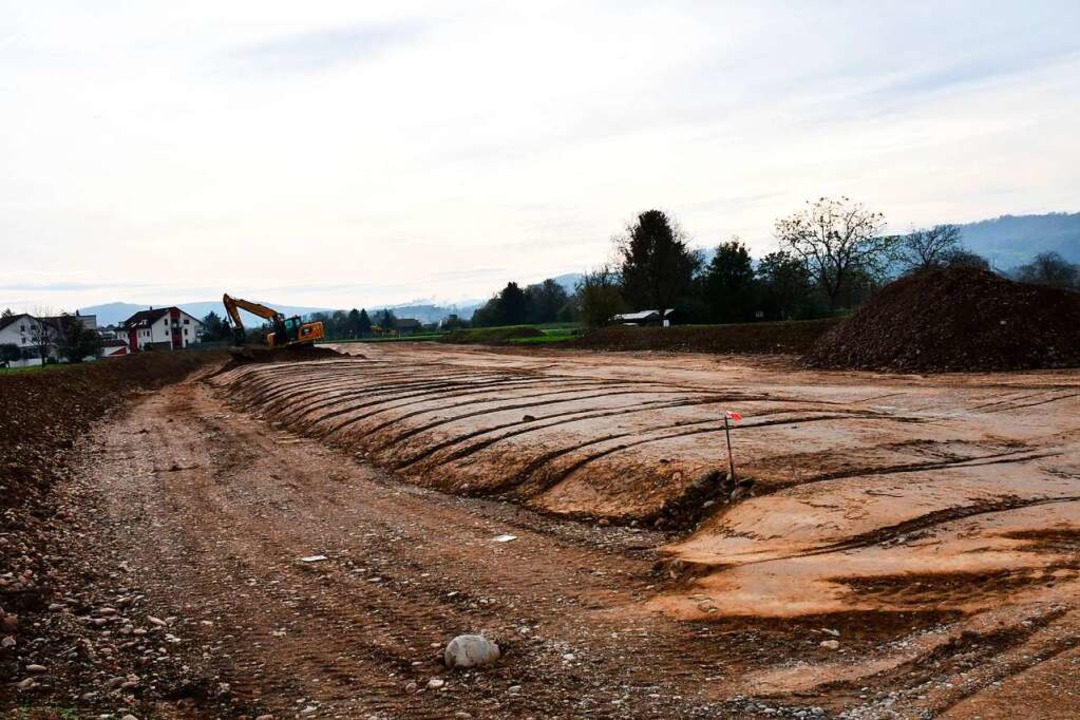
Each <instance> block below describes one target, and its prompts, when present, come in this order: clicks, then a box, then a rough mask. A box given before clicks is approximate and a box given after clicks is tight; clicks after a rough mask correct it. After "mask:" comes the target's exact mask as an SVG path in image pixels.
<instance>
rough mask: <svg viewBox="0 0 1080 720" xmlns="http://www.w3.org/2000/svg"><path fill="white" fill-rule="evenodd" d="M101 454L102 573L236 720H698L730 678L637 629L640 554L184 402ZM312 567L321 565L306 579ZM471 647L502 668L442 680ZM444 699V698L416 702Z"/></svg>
mask: <svg viewBox="0 0 1080 720" xmlns="http://www.w3.org/2000/svg"><path fill="white" fill-rule="evenodd" d="M99 449H100V453H99V454H98V455H97V457H98V460H97V462H96V463H95V468H94V473H95V477H94V478H93V479H92V483H91V484H92V485H94V486H97V487H99V488H101V491H102V493H103V497H104V498H105V504H104V507H102V508H101V510H102V511H103V517H102V522H103V524H104V525H105V526H107V527H108V528H109V532H111V533H112V534H113V535H114V537H113V538H112V539H111V541H110V542H111V544H112V546H113V548H114V550H115V549H116V548H117V546H119V548H120V551H119V552H117V553H116V557H122V558H124V560H125V562H126V565H125V569H130V571H131V578H132V580H133V581H134V584H136V585H138V586H139V587H141V588H143V589H144V590H145V592H147V593H148V594H149V595H150V597H151V598H153V604H154V605H155V606H156V607H162V606H164V608H166V609H167V612H168V614H169V615H172V616H175V617H176V618H177V619H176V620H174V621H173V622H172V623H171V625H170V632H171V633H172V634H173V635H174V636H176V637H178V638H179V639H180V641H181V642H180V645H179V646H178V647H177V648H175V650H176V651H182V652H187V653H193V654H194V655H196V656H200V655H203V654H205V655H206V656H207V658H206V660H207V662H208V664H209V665H210V666H211V667H214V668H216V669H217V670H218V671H219V673H220V678H221V681H222V682H227V683H229V684H230V685H231V691H232V693H233V694H234V695H235V696H236V697H237V698H238V701H239V703H240V706H241V707H242V706H246V705H250V706H253V708H254V709H255V710H259V711H267V712H271V713H274V714H275V716H278V717H288V716H291V714H292V713H295V712H302V711H304V710H307V713H305V716H317V717H326V716H338V717H365V716H366V715H374V716H375V717H431V718H445V717H453V716H454V713H460V712H467V713H470V714H472V715H473V716H474V717H527V716H529V715H530V714H534V713H535V714H536V715H537V716H538V717H540V716H543V717H559V716H561V717H579V716H581V715H583V714H592V715H594V716H628V717H693V716H696V715H698V714H699V713H700V714H701V716H703V717H704V716H713V713H712V711H711V710H709V708H710V706H711V704H712V703H713V702H714V700H715V698H716V697H718V695H717V694H716V693H715V692H713V691H714V690H715V687H716V686H717V683H720V682H722V681H723V680H724V679H725V678H729V677H730V676H731V674H732V673H733V671H734V666H733V665H732V660H733V658H732V657H731V656H730V655H726V654H725V653H724V652H723V650H722V648H723V647H724V645H725V644H726V642H727V641H725V642H718V641H717V637H718V636H719V634H720V633H719V630H718V629H716V628H712V627H709V626H706V625H694V624H678V623H672V622H670V621H668V620H666V619H664V618H662V617H661V616H660V615H659V614H658V613H655V612H651V611H648V610H646V609H644V608H642V607H640V604H639V603H638V601H639V600H640V599H642V598H644V597H646V596H647V595H648V594H650V593H651V592H652V587H653V585H654V583H655V582H656V579H655V578H654V577H653V576H652V573H651V568H652V565H653V562H654V560H655V556H654V553H653V551H652V548H653V547H655V545H656V544H657V541H658V539H659V538H657V537H656V536H654V535H652V534H650V533H646V532H639V531H634V530H630V529H621V530H613V529H610V528H608V529H603V530H600V529H595V528H588V527H582V526H580V525H578V524H576V523H560V522H558V521H553V520H550V519H547V518H543V517H540V516H536V515H534V514H532V513H529V512H526V511H522V510H520V509H519V508H516V507H515V506H512V505H509V504H505V503H490V502H485V501H480V500H464V499H458V498H452V497H448V496H444V495H440V494H437V493H434V492H431V491H426V490H422V489H418V488H415V487H412V486H407V485H403V484H400V483H398V482H395V481H394V480H392V479H390V478H389V477H387V476H386V475H385V474H384V473H382V472H380V471H377V470H374V469H372V468H371V467H370V466H366V465H364V464H361V463H357V462H355V461H353V460H351V459H350V458H348V457H345V456H343V455H341V454H339V453H336V452H334V451H332V450H329V449H327V448H325V447H323V446H321V445H319V444H318V443H316V442H314V441H311V440H305V439H301V438H297V437H294V436H292V435H289V434H287V433H283V432H279V431H275V430H273V429H272V428H270V427H268V426H267V425H266V424H265V423H261V422H258V421H256V420H254V419H252V418H249V417H246V416H244V415H242V414H237V413H235V412H233V411H232V410H230V409H229V408H228V407H227V406H226V405H224V404H223V403H222V402H221V401H220V400H217V399H215V398H214V397H212V395H211V391H210V390H209V388H207V387H206V386H205V385H203V384H200V383H196V382H189V383H185V384H182V385H179V386H175V387H173V388H170V389H168V390H166V391H164V392H162V393H160V394H158V395H156V396H153V397H150V398H147V399H146V400H145V401H143V402H142V403H140V404H139V405H138V406H137V407H135V409H134V410H133V411H132V412H131V413H130V414H129V415H128V416H127V417H126V418H124V420H123V421H122V422H118V423H115V424H113V425H111V426H110V427H108V428H107V429H106V430H105V432H104V435H103V436H102V438H101V445H100V448H99ZM503 534H513V535H515V536H516V538H517V539H515V540H512V541H509V542H497V541H495V538H496V537H497V536H499V535H503ZM312 555H326V556H327V558H328V559H327V560H325V561H319V562H312V563H305V562H303V561H301V559H300V558H302V557H306V556H312ZM166 609H162V610H161V613H160V614H165V613H166ZM481 630H484V631H486V632H487V633H488V634H490V635H491V636H492V637H494V638H495V639H497V640H498V641H499V642H500V643H501V644H502V646H503V647H504V649H505V650H506V653H507V656H506V661H505V663H503V664H502V665H501V666H499V667H498V668H496V669H494V670H491V671H487V672H484V673H482V674H480V673H454V674H448V673H447V672H446V671H445V669H443V668H442V667H441V666H440V665H439V664H438V663H437V662H436V654H437V652H438V651H439V650H441V648H442V647H443V646H444V645H445V643H446V642H447V641H448V640H449V639H450V638H451V637H453V636H454V635H456V634H458V633H463V632H478V631H481ZM755 652H757V650H756V649H754V648H748V649H744V650H742V651H741V652H740V653H739V654H741V655H746V654H753V653H755ZM436 677H438V678H440V679H443V680H445V681H446V684H445V685H444V686H442V687H441V688H439V689H438V690H435V689H429V688H428V684H429V683H430V682H431V680H432V678H436ZM312 708H314V710H313V709H312Z"/></svg>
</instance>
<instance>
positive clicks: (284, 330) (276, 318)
mask: <svg viewBox="0 0 1080 720" xmlns="http://www.w3.org/2000/svg"><path fill="white" fill-rule="evenodd" d="M221 302H222V303H224V304H225V312H227V313H228V314H229V317H230V318H231V319H232V324H233V335H234V339H235V341H236V344H237V345H241V346H245V347H246V346H247V331H246V330H244V321H243V320H241V319H240V311H241V310H246V311H247V312H249V313H251V314H252V315H255V316H258V317H261V318H263V319H264V320H268V321H269V322H270V324H271V325H272V326H273V328H274V331H273V332H270V333H267V334H266V345H267V347H270V348H303V347H312V346H314V345H315V343H316V342H317V341H319V340H322V339H323V338H324V337H326V330H325V328H323V324H322V323H321V322H309V323H306V322H304V321H303V320H302V319H301V318H300V316H299V315H294V316H293V317H291V318H287V317H285V315H284V314H282V313H280V312H278V311H277V310H275V309H273V308H270V307H267V306H265V305H263V304H261V303H255V302H251V301H250V300H241V299H240V298H234V297H230V296H229V294H228V293H226V294H225V295H224V297H222V298H221Z"/></svg>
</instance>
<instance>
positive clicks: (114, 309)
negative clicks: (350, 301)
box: [79, 300, 333, 326]
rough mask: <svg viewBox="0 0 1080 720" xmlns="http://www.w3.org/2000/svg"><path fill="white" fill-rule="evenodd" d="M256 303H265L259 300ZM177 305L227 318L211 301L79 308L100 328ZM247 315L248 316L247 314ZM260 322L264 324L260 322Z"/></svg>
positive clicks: (296, 310) (284, 308)
mask: <svg viewBox="0 0 1080 720" xmlns="http://www.w3.org/2000/svg"><path fill="white" fill-rule="evenodd" d="M256 302H264V301H262V300H257V301H256ZM173 304H175V305H176V306H177V307H179V308H180V309H182V310H183V311H184V312H187V313H190V314H191V315H193V316H195V317H197V318H204V317H206V316H207V315H208V314H210V312H211V311H213V312H216V313H217V314H218V315H219V316H221V317H225V306H224V305H222V304H221V301H220V300H216V301H214V300H211V301H206V302H189V303H158V304H156V305H153V306H151V305H136V304H134V303H123V302H114V303H107V304H105V305H91V306H90V307H84V308H79V313H80V314H81V315H97V322H98V325H100V326H105V325H115V324H116V323H119V322H123V321H124V320H127V319H128V318H129V317H131V316H132V315H134V314H135V313H137V312H139V311H140V310H146V309H147V308H150V307H169V306H171V305H173ZM264 304H266V305H269V306H270V307H272V308H277V309H278V310H280V311H281V312H283V313H285V314H286V315H308V314H310V313H313V312H333V310H329V309H327V308H311V307H300V306H296V305H277V304H274V303H264ZM245 315H246V314H245ZM259 322H262V321H261V320H259Z"/></svg>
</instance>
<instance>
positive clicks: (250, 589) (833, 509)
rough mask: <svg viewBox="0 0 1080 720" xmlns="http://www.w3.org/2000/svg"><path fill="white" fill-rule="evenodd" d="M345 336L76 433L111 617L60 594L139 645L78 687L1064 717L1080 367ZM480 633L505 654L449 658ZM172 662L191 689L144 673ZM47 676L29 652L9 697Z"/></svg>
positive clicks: (88, 518) (638, 710)
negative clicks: (81, 442)
mask: <svg viewBox="0 0 1080 720" xmlns="http://www.w3.org/2000/svg"><path fill="white" fill-rule="evenodd" d="M343 351H344V352H353V353H356V354H355V356H352V357H337V358H319V359H314V360H312V361H309V362H287V363H274V364H248V365H240V366H236V367H231V368H229V369H226V370H224V371H222V372H218V373H216V374H213V375H210V374H206V375H204V376H202V377H196V378H193V379H191V380H189V381H187V382H184V383H180V384H177V385H173V386H171V387H168V388H166V389H165V390H162V391H159V392H157V393H155V394H150V395H146V396H145V397H143V398H142V399H141V400H139V401H137V402H135V403H134V404H133V405H132V407H131V409H130V411H129V412H127V413H125V414H123V415H122V416H118V417H116V418H113V419H111V420H110V421H109V422H107V423H104V424H102V425H100V426H99V428H98V430H97V431H96V432H95V434H94V435H93V436H92V438H91V439H90V440H89V441H88V442H87V443H85V446H84V447H83V448H82V457H83V460H82V466H81V469H80V473H79V479H78V481H77V482H75V483H73V485H72V487H71V488H70V489H69V491H68V492H70V493H72V494H73V495H74V496H75V498H76V499H77V500H78V502H79V503H81V505H82V506H83V507H84V508H87V509H86V510H85V516H84V517H82V518H81V519H80V520H79V528H80V531H79V537H78V538H77V540H72V542H77V543H78V544H80V546H81V547H83V548H84V549H86V551H87V552H92V553H96V555H95V556H94V557H93V558H92V559H91V560H90V562H96V563H97V564H99V565H101V566H102V567H104V568H106V570H107V571H111V572H112V579H111V582H112V583H113V584H114V585H115V586H116V587H115V588H114V591H113V592H114V595H115V598H113V599H114V600H117V601H116V602H115V604H116V605H118V606H119V608H120V610H119V612H118V613H117V612H116V611H114V612H113V613H101V612H94V611H91V610H89V609H86V610H82V609H72V608H76V606H78V603H70V604H69V605H71V606H72V608H68V609H64V608H61V607H59V606H58V607H57V608H56V611H57V612H59V613H68V614H71V615H73V616H78V615H79V614H80V613H81V612H85V614H86V616H87V618H91V617H93V618H100V619H102V620H103V621H102V622H101V623H100V624H99V626H100V627H99V629H100V631H101V632H111V633H113V635H112V636H110V637H106V638H105V639H104V640H95V641H94V642H98V643H100V642H104V643H105V644H106V645H108V643H109V642H112V641H114V640H115V641H116V643H117V644H118V645H122V643H123V642H132V643H134V644H135V646H136V647H138V648H142V647H143V646H146V654H144V655H143V657H144V658H149V660H148V661H147V662H146V663H145V664H144V667H145V668H146V672H145V673H144V677H143V678H142V679H141V681H140V682H141V683H142V684H141V685H140V684H139V683H135V685H132V686H129V687H128V688H126V689H125V688H122V687H120V685H121V684H120V683H112V684H111V683H110V681H109V680H108V679H106V680H104V681H103V683H102V688H101V690H100V694H99V695H94V696H92V697H88V698H85V700H84V702H86V703H88V704H90V705H93V706H95V707H98V708H100V707H102V706H101V703H102V702H108V703H111V704H112V705H111V707H114V708H129V709H132V710H133V711H135V712H138V713H140V714H139V715H138V716H140V717H149V716H158V715H161V716H169V715H174V716H187V717H213V716H220V715H222V714H234V715H239V714H247V715H249V716H252V717H254V716H258V715H260V714H272V715H273V716H274V717H277V718H281V717H293V716H301V717H346V718H352V717H357V718H364V717H372V718H395V717H431V718H446V717H475V718H486V717H506V718H527V717H535V718H541V717H544V718H547V717H562V718H576V717H586V716H588V717H626V718H637V717H652V718H678V717H688V718H689V717H703V718H705V717H770V716H771V717H803V718H809V717H826V716H829V717H835V716H844V717H848V718H889V717H895V718H923V717H949V718H970V719H973V718H994V717H1005V716H1006V715H1008V716H1010V717H1016V716H1017V707H1018V706H1022V707H1023V708H1024V710H1025V712H1028V713H1029V715H1028V716H1030V717H1047V718H1067V717H1077V716H1078V715H1080V713H1078V712H1077V707H1078V704H1080V681H1078V677H1080V673H1078V671H1080V614H1078V612H1080V610H1078V607H1077V605H1078V602H1080V592H1078V589H1080V582H1078V577H1080V372H1076V371H1039V372H1029V373H1010V374H990V375H970V374H968V375H946V376H935V377H919V376H899V375H882V374H873V373H840V372H820V371H808V370H801V369H798V368H797V367H796V366H795V364H794V362H793V361H792V360H791V359H789V358H784V357H769V358H764V357H762V358H754V357H741V358H733V357H715V356H702V355H660V354H642V355H630V354H603V353H588V352H579V351H553V350H549V351H543V350H540V351H530V352H516V351H510V350H507V351H494V350H490V349H489V350H482V349H468V348H447V347H444V346H436V345H421V344H416V345H410V344H394V345H388V344H384V345H377V346H376V345H353V346H347V347H346V348H343ZM725 409H730V410H735V411H738V412H741V413H742V415H743V422H742V423H741V424H739V425H738V426H737V427H736V429H735V431H734V432H733V443H734V446H735V454H736V460H737V462H738V468H737V469H738V477H739V478H740V479H742V478H746V479H752V480H753V484H752V486H751V485H749V484H748V483H732V482H730V481H728V479H727V477H726V474H725V470H726V465H727V461H726V450H725V446H724V440H723V438H724V436H723V431H722V426H723V425H722V419H721V418H722V412H723V410H725ZM505 535H512V536H514V539H511V540H508V541H505V542H500V541H499V539H500V536H505ZM501 539H505V538H501ZM308 556H325V559H321V560H316V561H312V562H305V561H303V560H302V559H301V558H304V557H308ZM125 598H126V599H127V601H128V604H126V605H125V604H122V603H121V602H120V601H119V600H123V599H125ZM132 598H135V599H134V600H132ZM103 602H104V601H103ZM150 616H152V617H153V618H154V620H156V621H157V622H152V621H150V620H149V619H148V618H149V617H150ZM110 618H114V619H110ZM158 623H160V625H159V624H158ZM139 629H143V630H144V633H148V634H149V635H148V636H149V637H150V638H153V640H152V641H150V642H147V641H144V640H142V639H141V637H142V636H138V635H134V636H133V635H131V634H132V633H134V632H135V631H136V630H139ZM481 630H484V631H485V632H486V633H487V634H488V635H489V636H491V637H493V638H495V639H496V640H497V641H498V642H499V643H500V644H501V645H502V646H503V648H504V651H505V656H504V658H503V660H502V662H500V663H499V664H498V665H496V666H494V667H492V668H486V669H484V670H482V671H466V672H461V671H448V670H446V669H445V668H444V667H442V666H441V665H440V664H439V662H438V659H437V657H436V656H437V653H438V652H439V650H441V648H442V647H443V646H444V645H445V643H446V642H447V641H448V640H449V639H450V638H451V637H453V636H454V635H456V634H458V633H462V632H479V631H481ZM95 631H97V630H95ZM129 637H133V638H134V639H132V640H130V641H129V640H127V638H129ZM140 643H141V644H140ZM158 645H160V648H159V647H157V646H158ZM159 651H160V652H159ZM39 654H40V653H39ZM165 657H169V658H175V662H176V663H183V664H184V665H183V667H184V668H188V672H189V674H190V675H192V676H197V682H196V681H193V682H192V683H191V684H190V687H189V688H188V689H187V690H184V689H183V688H180V689H179V690H175V691H172V694H170V695H168V696H167V697H157V698H156V699H155V700H154V701H153V702H152V703H150V701H149V700H140V698H142V697H146V698H150V697H152V696H153V694H152V693H149V692H146V686H147V685H148V684H149V682H148V679H147V678H149V677H152V676H153V670H154V669H155V668H156V667H158V666H159V665H160V666H161V667H164V666H165V665H166V664H167V663H166V661H165V660H164V659H163V658H165ZM24 659H25V661H26V662H31V661H41V664H42V665H48V664H49V663H47V662H46V660H48V659H49V658H43V657H39V656H38V655H35V654H34V652H33V650H31V651H30V652H29V653H27V654H26V655H25V656H24ZM170 662H172V661H171V660H170ZM59 664H60V663H59V662H57V661H56V660H55V659H53V663H52V665H54V666H55V665H59ZM192 668H193V669H192ZM50 672H51V669H50ZM176 672H177V673H181V670H177V671H176ZM180 676H182V673H181V675H180ZM62 691H63V688H57V687H56V686H55V684H54V685H53V686H51V687H50V685H49V680H48V673H45V674H44V675H42V676H38V680H37V681H35V682H33V683H28V684H27V685H26V687H25V689H23V690H20V691H19V692H20V693H21V695H20V696H19V697H20V698H21V699H22V702H23V703H24V704H25V703H27V702H30V703H32V702H34V701H35V699H37V700H38V701H41V700H43V699H46V698H48V699H49V701H50V702H53V703H55V702H58V694H62ZM49 693H52V694H49ZM211 701H212V702H213V703H216V704H213V705H211ZM71 702H72V703H76V704H77V698H73V699H72V700H71ZM140 703H141V704H140ZM211 708H214V709H211ZM222 708H225V709H222ZM118 716H119V715H118Z"/></svg>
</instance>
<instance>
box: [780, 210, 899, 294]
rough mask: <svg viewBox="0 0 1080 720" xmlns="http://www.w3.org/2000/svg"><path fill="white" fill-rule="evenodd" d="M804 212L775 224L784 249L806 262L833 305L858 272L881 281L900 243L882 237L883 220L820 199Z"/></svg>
mask: <svg viewBox="0 0 1080 720" xmlns="http://www.w3.org/2000/svg"><path fill="white" fill-rule="evenodd" d="M807 205H809V207H807V208H806V209H805V210H803V211H802V212H798V213H796V214H794V215H791V216H790V217H786V218H781V219H780V220H777V221H776V239H777V240H778V241H779V243H780V249H781V250H786V251H788V252H790V253H792V254H794V255H795V256H797V257H800V258H802V259H803V261H805V262H806V266H807V268H808V269H809V270H810V273H811V275H813V277H814V280H815V281H816V282H817V284H818V285H819V286H820V287H821V289H822V290H823V291H824V292H825V295H826V296H827V297H828V299H829V304H830V305H832V306H834V307H835V305H836V298H837V296H838V295H839V294H840V291H841V290H843V289H844V287H845V285H846V283H847V282H848V281H849V280H851V279H852V278H853V276H855V275H857V274H858V273H859V272H860V271H861V272H862V273H866V274H869V275H871V276H876V275H880V274H881V273H882V271H883V270H884V268H885V265H886V264H887V263H888V261H889V260H890V259H892V257H893V256H894V255H895V251H896V248H897V246H898V244H899V242H900V238H899V237H896V236H888V235H882V230H884V227H885V222H884V215H882V214H881V213H877V212H871V211H870V210H867V209H866V208H865V207H864V206H863V205H862V204H861V203H853V202H852V201H851V200H850V199H849V198H846V197H840V198H821V199H819V200H818V201H817V202H815V203H813V204H810V203H809V202H808V203H807Z"/></svg>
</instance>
